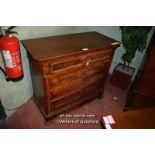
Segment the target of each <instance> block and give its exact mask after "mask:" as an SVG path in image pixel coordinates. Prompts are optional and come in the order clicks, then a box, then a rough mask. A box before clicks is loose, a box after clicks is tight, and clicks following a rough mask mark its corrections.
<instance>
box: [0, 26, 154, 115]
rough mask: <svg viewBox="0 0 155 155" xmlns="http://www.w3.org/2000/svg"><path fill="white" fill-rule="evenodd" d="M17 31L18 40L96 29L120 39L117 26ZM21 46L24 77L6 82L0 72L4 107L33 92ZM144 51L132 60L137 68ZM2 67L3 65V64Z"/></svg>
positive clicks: (117, 58)
mask: <svg viewBox="0 0 155 155" xmlns="http://www.w3.org/2000/svg"><path fill="white" fill-rule="evenodd" d="M15 30H16V31H17V32H18V33H19V35H18V38H19V39H20V40H23V39H29V38H37V37H44V36H50V35H58V34H67V33H76V32H86V31H97V32H99V33H102V34H105V35H107V36H109V37H112V38H113V39H116V40H118V41H121V33H120V29H119V27H118V26H81V27H80V26H70V27H68V26H67V27H66V26H60V27H57V26H52V27H51V26H46V27H45V26H44V27H42V26H19V27H17V28H15ZM152 33H153V31H151V32H150V33H149V37H148V42H149V40H150V38H151V36H152ZM20 47H21V54H22V60H23V67H24V79H23V80H22V81H20V82H6V81H5V78H4V76H3V74H2V73H1V72H0V98H1V100H2V104H3V106H4V107H6V108H8V109H14V108H16V107H18V106H20V105H22V104H23V103H25V102H26V101H27V100H28V99H29V98H30V97H31V96H32V94H33V91H32V83H31V76H30V70H29V63H28V59H27V55H26V51H25V49H24V48H23V46H22V45H20ZM123 52H124V49H123V47H122V45H121V47H119V48H117V50H116V52H115V55H114V58H113V62H112V65H111V67H110V73H112V71H113V69H114V67H115V66H116V65H117V64H118V63H119V62H121V56H122V54H123ZM144 53H145V51H144V52H143V53H142V54H141V53H137V54H136V57H135V59H134V60H133V63H132V66H133V67H135V68H136V71H137V70H138V68H139V66H140V63H141V60H142V58H143V55H144ZM0 66H3V61H2V57H1V55H0ZM3 67H4V66H3ZM135 73H136V72H135ZM14 111H15V110H13V111H8V110H6V113H7V115H8V116H10V115H11V114H12V113H13V112H14Z"/></svg>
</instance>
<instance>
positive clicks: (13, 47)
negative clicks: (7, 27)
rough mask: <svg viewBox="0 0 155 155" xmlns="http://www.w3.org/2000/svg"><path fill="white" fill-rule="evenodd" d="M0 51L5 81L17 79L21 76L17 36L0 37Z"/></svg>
mask: <svg viewBox="0 0 155 155" xmlns="http://www.w3.org/2000/svg"><path fill="white" fill-rule="evenodd" d="M0 51H1V52H2V58H3V61H4V66H5V71H4V69H3V68H2V67H0V70H1V71H2V72H3V73H4V75H5V78H6V80H7V81H19V80H21V79H22V78H23V76H24V74H23V67H22V59H21V53H20V46H19V40H18V38H16V37H14V36H4V37H0Z"/></svg>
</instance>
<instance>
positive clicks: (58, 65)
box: [49, 57, 82, 75]
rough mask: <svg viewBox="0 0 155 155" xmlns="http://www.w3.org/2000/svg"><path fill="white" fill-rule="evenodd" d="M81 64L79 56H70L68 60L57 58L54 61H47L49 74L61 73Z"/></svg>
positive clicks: (74, 68) (72, 69)
mask: <svg viewBox="0 0 155 155" xmlns="http://www.w3.org/2000/svg"><path fill="white" fill-rule="evenodd" d="M81 66H82V63H81V57H77V58H71V59H68V60H61V61H60V60H59V61H56V62H52V63H49V74H55V75H59V74H63V73H66V72H70V70H71V71H74V70H77V69H80V68H81Z"/></svg>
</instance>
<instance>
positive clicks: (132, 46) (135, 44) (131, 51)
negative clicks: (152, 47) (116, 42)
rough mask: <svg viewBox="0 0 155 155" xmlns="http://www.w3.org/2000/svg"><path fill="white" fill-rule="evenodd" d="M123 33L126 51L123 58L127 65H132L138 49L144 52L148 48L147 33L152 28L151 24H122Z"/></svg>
mask: <svg viewBox="0 0 155 155" xmlns="http://www.w3.org/2000/svg"><path fill="white" fill-rule="evenodd" d="M120 29H121V34H122V44H123V47H124V49H125V53H124V54H123V55H122V57H121V59H122V61H123V62H124V66H125V65H127V64H128V65H130V64H131V62H132V59H133V58H134V57H135V54H136V51H137V50H138V51H139V52H143V50H144V49H145V48H146V45H147V42H146V39H147V35H148V33H149V32H150V30H151V27H150V26H120Z"/></svg>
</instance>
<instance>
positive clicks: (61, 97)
mask: <svg viewBox="0 0 155 155" xmlns="http://www.w3.org/2000/svg"><path fill="white" fill-rule="evenodd" d="M22 44H23V45H24V47H25V48H26V50H27V53H28V58H29V62H30V69H31V76H32V83H33V92H34V98H35V101H36V103H37V105H38V106H39V108H40V110H41V112H42V114H43V116H44V118H45V119H46V120H49V119H51V118H53V116H56V115H57V114H60V113H61V112H64V111H66V110H68V109H71V108H72V107H75V106H76V105H80V104H82V103H86V102H87V101H89V100H92V99H94V98H98V97H102V96H103V90H104V85H105V81H106V78H107V75H108V71H109V67H110V64H111V61H112V58H113V55H114V52H115V49H116V48H117V47H118V46H119V43H118V42H116V40H113V39H111V38H109V37H107V36H104V35H102V34H99V33H97V32H84V33H76V34H67V35H58V36H50V37H45V38H37V39H28V40H23V41H22Z"/></svg>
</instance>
